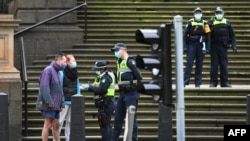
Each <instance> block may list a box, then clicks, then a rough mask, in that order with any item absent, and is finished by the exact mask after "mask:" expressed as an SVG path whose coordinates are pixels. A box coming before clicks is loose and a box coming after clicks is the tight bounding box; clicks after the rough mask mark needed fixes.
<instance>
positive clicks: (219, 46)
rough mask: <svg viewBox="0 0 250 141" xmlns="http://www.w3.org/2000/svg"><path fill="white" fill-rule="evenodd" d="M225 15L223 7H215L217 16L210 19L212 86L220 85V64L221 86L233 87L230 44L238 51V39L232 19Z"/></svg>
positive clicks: (234, 50)
mask: <svg viewBox="0 0 250 141" xmlns="http://www.w3.org/2000/svg"><path fill="white" fill-rule="evenodd" d="M223 16H224V10H223V9H222V8H221V7H217V8H216V9H215V17H213V18H212V19H211V20H210V21H209V26H210V29H211V51H210V55H211V71H210V87H217V85H218V66H220V86H221V87H231V85H229V83H228V68H227V66H228V46H229V45H230V44H231V47H232V49H233V52H237V48H236V39H235V35H234V31H233V28H232V25H231V23H230V21H229V20H228V19H226V18H224V17H223Z"/></svg>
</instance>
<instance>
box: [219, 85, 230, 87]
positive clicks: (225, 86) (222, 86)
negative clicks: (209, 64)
mask: <svg viewBox="0 0 250 141" xmlns="http://www.w3.org/2000/svg"><path fill="white" fill-rule="evenodd" d="M220 87H232V86H231V85H229V84H226V85H221V86H220Z"/></svg>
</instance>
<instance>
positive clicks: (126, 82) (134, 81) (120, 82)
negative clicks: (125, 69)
mask: <svg viewBox="0 0 250 141" xmlns="http://www.w3.org/2000/svg"><path fill="white" fill-rule="evenodd" d="M132 82H133V83H136V84H137V80H133V81H132ZM119 84H130V81H119V82H118V85H119Z"/></svg>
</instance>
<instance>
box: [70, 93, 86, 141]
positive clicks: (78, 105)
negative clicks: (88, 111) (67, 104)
mask: <svg viewBox="0 0 250 141" xmlns="http://www.w3.org/2000/svg"><path fill="white" fill-rule="evenodd" d="M71 102H72V103H71V125H70V141H85V106H84V104H85V102H84V97H83V96H82V95H79V94H75V95H73V96H72V97H71Z"/></svg>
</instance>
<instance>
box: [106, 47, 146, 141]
mask: <svg viewBox="0 0 250 141" xmlns="http://www.w3.org/2000/svg"><path fill="white" fill-rule="evenodd" d="M111 51H113V52H114V55H115V57H116V58H117V62H116V64H117V81H118V86H119V91H120V95H119V98H118V100H117V105H116V110H115V121H114V135H115V141H117V140H118V139H119V136H120V132H121V130H122V124H123V121H124V118H125V116H126V111H127V109H129V108H130V107H137V104H138V100H139V97H140V96H139V93H137V90H136V84H137V81H140V80H142V79H143V77H142V75H141V73H140V71H139V70H138V69H137V67H136V63H135V59H134V58H133V57H130V56H129V55H128V53H127V47H126V45H125V44H124V43H116V44H115V45H114V47H113V48H112V49H111ZM133 119H134V120H133V121H134V122H133V132H132V134H133V135H132V140H133V141H137V140H138V138H137V128H138V127H137V118H136V114H135V116H134V118H133Z"/></svg>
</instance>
